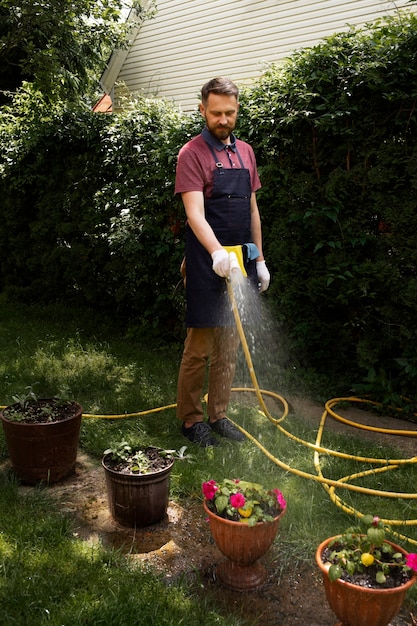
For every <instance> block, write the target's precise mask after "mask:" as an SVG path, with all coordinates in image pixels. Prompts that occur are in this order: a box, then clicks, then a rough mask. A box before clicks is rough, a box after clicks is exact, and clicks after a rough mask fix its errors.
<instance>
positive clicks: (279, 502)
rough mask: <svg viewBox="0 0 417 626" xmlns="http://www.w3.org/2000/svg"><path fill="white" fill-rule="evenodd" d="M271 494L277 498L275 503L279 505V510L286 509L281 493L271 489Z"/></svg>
mask: <svg viewBox="0 0 417 626" xmlns="http://www.w3.org/2000/svg"><path fill="white" fill-rule="evenodd" d="M272 493H274V494H275V495H276V497H277V502H278V504H279V508H280V509H285V508H286V507H287V502H286V500H285V498H284V496H283V495H282V492H281V491H280V490H279V489H272Z"/></svg>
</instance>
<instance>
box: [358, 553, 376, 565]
mask: <svg viewBox="0 0 417 626" xmlns="http://www.w3.org/2000/svg"><path fill="white" fill-rule="evenodd" d="M374 560H375V559H374V557H373V555H372V554H369V552H364V553H363V554H362V555H361V561H362V563H363V565H365V567H369V565H372V563H373V562H374Z"/></svg>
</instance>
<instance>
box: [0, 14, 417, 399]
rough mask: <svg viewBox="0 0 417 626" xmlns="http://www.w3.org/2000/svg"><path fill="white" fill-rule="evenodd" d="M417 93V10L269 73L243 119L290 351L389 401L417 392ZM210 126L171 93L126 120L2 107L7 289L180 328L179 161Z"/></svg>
mask: <svg viewBox="0 0 417 626" xmlns="http://www.w3.org/2000/svg"><path fill="white" fill-rule="evenodd" d="M416 101H417V20H416V18H415V17H414V16H413V15H412V14H408V13H405V12H403V13H399V14H398V15H397V16H396V17H395V18H389V19H386V20H381V21H378V22H376V23H375V24H373V25H372V26H371V27H369V29H368V30H354V29H352V30H350V31H348V32H344V33H340V34H336V35H334V36H332V37H329V38H327V39H325V40H323V42H322V43H320V45H318V46H315V47H313V48H311V49H305V50H301V51H299V52H296V53H295V54H294V55H293V56H292V57H291V58H290V59H289V60H288V62H286V63H285V64H283V65H280V66H271V67H269V68H268V69H267V70H266V71H265V72H264V74H263V75H262V77H261V78H260V79H259V80H257V81H256V82H255V84H254V85H253V86H252V87H251V88H247V89H246V90H245V91H244V93H243V94H242V108H241V116H240V123H239V136H240V137H241V138H242V139H247V140H248V141H250V143H251V144H252V145H253V147H254V149H255V153H256V156H257V159H258V165H259V170H260V174H261V179H262V183H263V188H262V190H261V191H260V193H259V204H260V208H261V213H262V218H263V225H264V239H265V254H266V258H267V264H268V266H269V268H270V270H271V274H272V283H271V287H270V290H269V292H268V293H267V298H268V300H269V303H270V306H271V307H272V309H273V311H274V315H275V317H276V319H277V321H278V322H279V324H280V326H281V328H282V331H283V332H284V333H285V335H286V336H287V338H288V339H289V345H290V351H291V355H292V356H293V357H294V358H295V359H296V362H297V363H298V365H299V367H301V368H302V369H305V370H309V369H310V370H311V369H313V370H314V371H316V372H317V373H322V374H324V375H329V378H333V379H334V380H342V381H345V382H346V381H351V382H352V383H360V382H361V381H362V382H363V381H365V383H364V387H363V388H364V389H368V388H369V390H371V391H373V392H375V391H378V392H380V396H381V397H382V396H386V397H388V398H390V399H392V397H393V396H395V394H401V395H408V396H410V397H415V391H414V388H415V383H416V377H417V354H416V347H415V346H416V344H417V331H416V318H417V315H416V313H417V310H416V309H417V306H416V302H417V210H416V208H417V200H416V197H417V196H416V192H417V142H416V136H417V135H416V131H417V129H416V122H417V113H416ZM25 106H26V110H27V107H28V105H27V103H26V104H25ZM22 108H23V109H24V107H22V105H21V106H20V109H21V110H22ZM20 112H21V111H20ZM20 112H19V113H20ZM200 126H201V121H200V119H199V116H192V117H187V116H185V115H183V114H180V113H178V112H177V111H176V110H175V108H174V107H173V106H172V105H171V104H169V103H166V102H164V101H160V100H155V101H150V100H138V101H137V103H136V104H135V105H134V106H133V107H131V108H130V110H129V111H128V112H126V113H124V114H121V115H112V116H104V115H94V114H91V113H79V112H77V113H74V112H68V111H65V112H62V113H59V112H55V113H54V114H53V115H52V114H51V115H49V116H48V115H46V114H45V112H44V111H43V113H42V115H41V114H40V113H39V114H36V113H35V112H33V110H32V112H31V114H30V115H25V116H20V115H19V114H17V113H16V111H14V112H12V114H11V115H10V113H9V112H7V113H5V112H3V114H2V115H1V117H0V133H1V136H0V139H1V140H2V148H1V152H0V167H1V173H2V176H1V179H0V191H1V195H2V205H1V206H2V220H1V223H0V248H1V250H2V252H3V254H2V255H1V260H0V286H1V289H2V290H3V291H5V292H7V293H8V294H9V296H10V297H12V296H13V297H19V299H21V300H24V301H34V300H35V301H39V300H41V301H47V300H49V299H51V298H52V299H61V300H62V299H66V301H67V302H69V303H71V302H80V303H87V304H89V305H93V306H95V307H97V308H106V310H107V311H112V312H113V313H114V315H115V317H116V318H118V319H120V320H122V319H123V320H128V321H130V323H133V322H134V323H135V324H137V325H140V326H141V328H142V329H143V330H144V331H146V332H147V333H149V332H150V331H151V330H152V329H153V330H154V335H155V336H158V337H160V338H163V337H165V338H166V337H169V336H172V333H174V336H175V337H177V338H178V337H179V336H180V335H181V329H182V320H183V311H184V294H183V290H182V289H181V287H178V283H179V273H178V267H179V264H180V261H181V258H182V254H183V226H184V213H183V209H182V206H181V203H180V202H179V201H178V199H176V198H175V197H174V194H173V185H174V177H175V159H176V155H177V153H178V150H179V148H180V146H181V145H182V144H183V143H185V141H187V140H188V139H189V138H191V137H192V136H193V135H195V134H197V133H198V132H199V130H200ZM345 391H346V389H345Z"/></svg>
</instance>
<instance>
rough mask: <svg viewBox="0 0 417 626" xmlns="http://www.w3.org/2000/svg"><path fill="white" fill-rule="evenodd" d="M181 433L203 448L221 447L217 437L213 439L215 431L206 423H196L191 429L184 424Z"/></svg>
mask: <svg viewBox="0 0 417 626" xmlns="http://www.w3.org/2000/svg"><path fill="white" fill-rule="evenodd" d="M181 431H182V434H183V435H184V437H187V439H189V440H190V441H191V442H192V443H196V444H197V445H199V446H201V447H202V448H207V446H218V445H219V442H218V441H217V439H216V437H213V431H212V430H211V428H210V426H209V425H208V424H206V423H205V422H196V423H195V424H193V425H192V426H190V427H189V428H186V427H185V426H184V424H183V425H182V428H181Z"/></svg>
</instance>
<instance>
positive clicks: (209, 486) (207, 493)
mask: <svg viewBox="0 0 417 626" xmlns="http://www.w3.org/2000/svg"><path fill="white" fill-rule="evenodd" d="M202 489H203V495H204V497H205V498H206V500H213V498H214V496H215V493H216V491H217V490H218V486H217V485H216V481H215V480H209V481H207V482H206V483H203V484H202Z"/></svg>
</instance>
